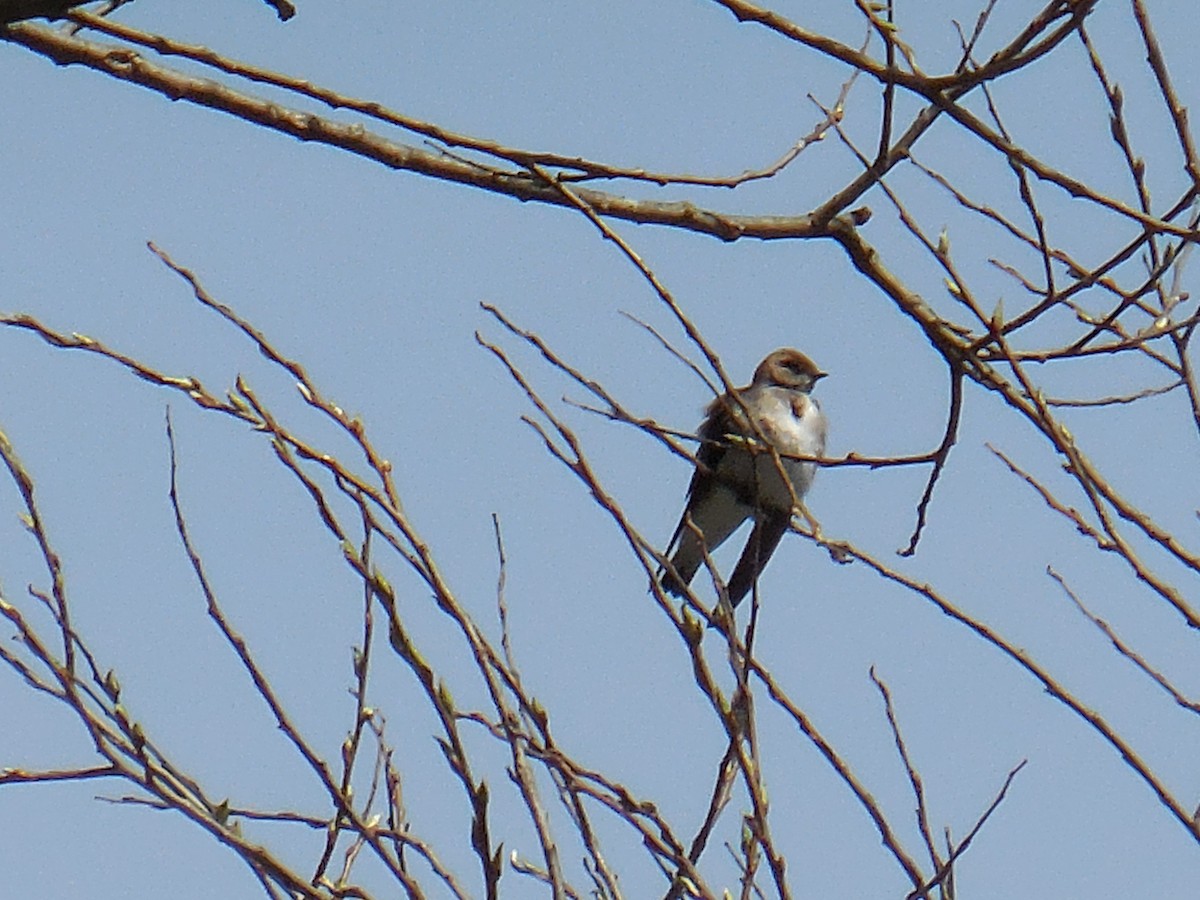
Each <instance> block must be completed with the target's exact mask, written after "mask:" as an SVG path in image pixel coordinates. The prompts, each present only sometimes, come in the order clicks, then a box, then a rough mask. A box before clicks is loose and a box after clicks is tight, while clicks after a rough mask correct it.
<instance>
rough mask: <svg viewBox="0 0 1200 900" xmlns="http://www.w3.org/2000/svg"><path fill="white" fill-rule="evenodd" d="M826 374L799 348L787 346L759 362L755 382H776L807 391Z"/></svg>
mask: <svg viewBox="0 0 1200 900" xmlns="http://www.w3.org/2000/svg"><path fill="white" fill-rule="evenodd" d="M826 374H827V373H826V372H822V371H821V370H820V369H818V368H817V366H816V363H814V362H813V361H812V360H811V359H809V358H808V357H807V356H805V355H804V354H803V353H801V352H800V351H799V350H793V349H792V348H790V347H785V348H783V349H782V350H776V351H775V352H774V353H772V354H771V355H770V356H768V357H767V358H766V359H764V360H763V361H762V362H760V363H759V364H758V368H757V369H755V370H754V383H755V384H774V385H778V386H779V387H786V388H792V389H793V390H798V391H804V392H805V393H807V392H809V391H811V390H812V389H813V385H815V384H816V383H817V382H818V381H819V380H820V379H822V378H824V377H825V375H826Z"/></svg>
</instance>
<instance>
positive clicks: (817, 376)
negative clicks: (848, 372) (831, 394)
mask: <svg viewBox="0 0 1200 900" xmlns="http://www.w3.org/2000/svg"><path fill="white" fill-rule="evenodd" d="M828 375H829V373H828V372H817V373H816V374H815V375H813V381H820V380H821V379H822V378H825V377H826V376H828Z"/></svg>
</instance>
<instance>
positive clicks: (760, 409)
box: [659, 349, 826, 606]
mask: <svg viewBox="0 0 1200 900" xmlns="http://www.w3.org/2000/svg"><path fill="white" fill-rule="evenodd" d="M825 374H826V373H824V372H822V371H821V370H820V369H818V368H817V367H816V365H815V364H814V363H813V361H812V360H811V359H809V358H808V357H807V356H805V355H804V354H803V353H801V352H800V351H799V350H792V349H783V350H776V351H775V352H774V353H772V354H771V355H770V356H768V357H767V358H766V359H764V360H763V361H762V362H761V363H759V365H758V368H757V369H755V370H754V379H753V380H752V381H751V382H750V384H749V385H747V386H746V387H744V388H740V389H738V390H737V391H736V397H735V396H731V395H730V394H722V395H721V396H720V397H717V399H716V400H714V401H713V402H712V403H711V404H709V407H708V410H707V414H706V417H705V419H704V422H703V424H701V426H700V428H699V430H698V432H697V436H698V437H699V439H700V447H699V449H698V450H697V451H696V471H695V472H694V473H693V474H692V481H691V484H690V485H689V486H688V495H687V506H686V507H685V509H684V511H683V516H682V518H681V519H680V520H679V525H678V527H677V528H676V529H675V534H674V535H673V536H672V537H671V544H670V547H673V548H674V554H673V555H672V556H671V564H670V566H667V567H664V568H663V570H662V571H661V572H660V573H659V580H660V583H661V584H662V587H663V589H664V590H666V591H668V592H669V593H671V594H674V595H675V596H677V597H678V596H683V594H684V592H685V591H686V590H687V585H688V584H690V583H691V581H692V579H693V578H694V577H695V576H696V572H697V571H699V569H700V566H701V565H702V564H703V562H704V557H705V555H706V554H709V553H712V552H713V551H714V550H716V549H717V547H719V546H720V545H721V544H722V543H724V542H725V540H726V539H727V538H728V537H729V536H730V535H731V534H733V532H734V531H736V530H737V528H738V526H739V525H741V524H742V522H744V521H746V519H749V518H753V519H754V530H753V531H752V532H751V533H750V539H749V540H748V541H747V542H746V548H745V549H744V550H743V551H742V556H741V558H740V559H739V560H738V562H737V566H735V567H734V570H733V574H732V575H731V576H730V578H729V582H728V593H729V602H730V603H731V604H733V605H734V606H737V604H738V603H739V602H740V601H741V600H742V598H743V597H745V596H746V594H747V593H748V592H749V591H750V589H751V587H752V586H753V585H754V583H755V581H756V580H757V579H758V576H759V575H760V574H761V573H762V570H763V567H765V566H766V564H767V560H769V559H770V558H771V554H772V553H774V552H775V548H776V547H777V546H778V545H779V541H780V539H781V538H782V537H783V534H784V532H785V531H787V529H788V524H789V523H790V522H791V518H792V507H793V504H794V503H800V502H802V501H803V499H804V495H805V494H806V493H807V492H808V489H809V487H810V486H811V485H812V480H813V476H814V475H815V474H816V470H817V467H816V464H815V463H812V462H803V461H801V460H798V459H789V458H788V456H789V455H795V456H817V457H819V456H823V455H824V454H825V431H826V422H825V415H824V414H823V413H822V412H821V408H820V406H818V405H817V401H816V400H814V399H813V398H812V396H811V394H812V389H813V386H814V385H816V383H817V382H818V381H819V380H820V379H822V378H824V377H825ZM764 441H765V442H766V445H767V446H764V444H763V442H764ZM770 448H774V449H775V450H776V451H777V452H778V453H779V454H781V455H780V456H778V457H776V455H775V454H773V453H772V452H771V449H770ZM780 464H782V467H783V471H784V472H785V473H786V475H787V481H784V479H783V478H781V477H780V472H779V468H780ZM668 549H669V548H668Z"/></svg>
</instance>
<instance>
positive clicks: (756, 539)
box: [728, 509, 792, 606]
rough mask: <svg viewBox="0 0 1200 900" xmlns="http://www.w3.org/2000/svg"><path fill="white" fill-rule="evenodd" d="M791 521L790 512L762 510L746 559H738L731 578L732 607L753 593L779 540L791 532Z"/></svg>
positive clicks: (751, 536)
mask: <svg viewBox="0 0 1200 900" xmlns="http://www.w3.org/2000/svg"><path fill="white" fill-rule="evenodd" d="M791 520H792V513H791V511H790V510H789V511H787V512H782V511H780V510H766V509H764V510H760V511H759V513H758V518H757V519H756V520H755V522H754V530H753V531H751V532H750V540H748V541H747V542H746V549H745V550H743V551H742V558H741V559H739V560H738V563H737V565H736V566H735V567H734V569H733V574H732V575H731V576H730V577H729V585H728V587H729V602H730V603H731V604H733V605H734V606H737V605H738V603H740V602H741V600H742V598H743V597H745V596H746V594H747V593H749V591H750V588H752V587H753V586H754V582H755V580H757V578H758V576H759V575H760V574H762V570H763V569H764V568H766V565H767V560H769V559H770V558H771V554H772V553H774V552H775V548H776V547H778V546H779V541H780V540H781V539H782V538H783V535H784V533H785V532H786V531H787V530H788V524H789V523H790V522H791Z"/></svg>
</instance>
